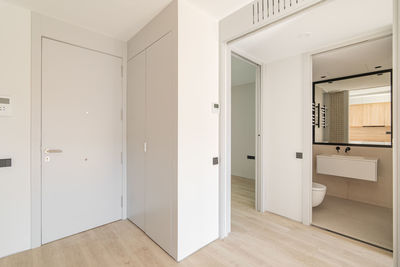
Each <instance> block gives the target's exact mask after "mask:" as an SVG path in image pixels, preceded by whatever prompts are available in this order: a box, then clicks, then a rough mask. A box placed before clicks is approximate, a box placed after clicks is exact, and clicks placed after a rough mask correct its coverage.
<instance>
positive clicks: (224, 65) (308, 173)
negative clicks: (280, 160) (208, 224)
mask: <svg viewBox="0 0 400 267" xmlns="http://www.w3.org/2000/svg"><path fill="white" fill-rule="evenodd" d="M309 8H313V7H309ZM399 14H400V5H399V0H393V31H392V34H393V74H394V75H393V103H392V105H393V126H392V127H393V131H394V134H393V266H400V261H399V258H400V249H399V244H400V234H399V233H400V212H398V211H397V210H398V208H399V207H400V198H399V192H398V187H399V185H400V172H399V159H400V150H399V147H400V136H399V131H400V123H399V118H400V115H398V113H399V112H400V110H399V106H400V92H398V90H399V82H398V81H399V80H400V72H399V64H400V53H399V45H400V34H399V30H400V25H399V24H400V16H399ZM289 16H291V15H289ZM284 18H285V17H282V18H280V19H284ZM243 19H245V18H243ZM264 27H265V25H262V26H259V27H257V28H253V29H249V30H248V31H246V32H244V33H241V34H239V36H235V37H232V38H231V39H227V40H226V39H222V40H220V43H219V50H220V90H219V96H220V104H221V113H220V126H219V130H220V131H219V132H220V134H219V140H220V145H219V146H220V158H221V161H220V171H219V175H220V180H219V181H220V183H219V185H220V197H219V210H220V212H219V221H220V223H219V236H220V238H221V239H223V238H225V237H227V236H228V234H229V233H230V231H231V221H230V218H231V211H230V198H231V194H230V190H231V187H230V174H231V173H230V168H231V166H230V164H231V159H230V153H231V150H230V143H231V139H230V135H229V134H228V133H230V131H231V128H230V123H229V122H230V120H231V116H230V112H231V109H230V105H229V103H230V101H231V98H230V93H229V92H230V87H231V82H230V79H231V75H230V72H231V59H230V56H231V53H232V49H231V47H230V46H229V43H230V42H231V41H234V40H237V39H239V38H242V37H245V36H247V35H248V34H250V33H253V32H256V31H257V30H260V29H262V28H264ZM228 35H230V36H233V35H232V33H229V34H228ZM371 35H372V34H371V33H370V36H371ZM220 36H225V35H224V34H223V33H220ZM358 38H360V37H358ZM361 38H365V36H364V37H361ZM356 39H357V38H354V39H353V40H352V42H353V43H354V42H355V40H356ZM334 46H335V45H333V46H332V47H334ZM336 46H339V44H336ZM340 46H343V43H342V44H340ZM322 50H328V49H327V48H326V47H325V48H323V49H321V51H322ZM316 52H317V51H313V52H312V53H306V54H303V64H304V65H303V68H304V73H303V77H304V82H303V88H304V89H303V90H305V92H304V93H303V101H305V102H304V103H306V104H305V107H304V117H303V122H304V123H305V125H311V116H309V114H311V108H312V105H311V102H312V100H311V95H312V92H311V90H310V86H311V84H312V76H311V75H312V60H311V55H312V54H315V53H316ZM264 71H265V69H264ZM264 71H263V72H262V73H263V74H265V73H264ZM307 90H308V91H307ZM304 128H305V130H304V132H303V135H304V137H303V144H304V156H305V157H304V159H303V172H302V194H303V197H302V210H303V211H302V223H303V224H305V225H310V224H311V221H312V217H311V216H312V208H311V205H312V198H311V196H312V154H311V153H312V129H311V127H304Z"/></svg>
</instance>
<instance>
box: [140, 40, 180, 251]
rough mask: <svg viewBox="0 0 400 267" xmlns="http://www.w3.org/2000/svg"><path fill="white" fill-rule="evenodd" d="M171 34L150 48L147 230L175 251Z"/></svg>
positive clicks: (174, 95) (174, 101)
mask: <svg viewBox="0 0 400 267" xmlns="http://www.w3.org/2000/svg"><path fill="white" fill-rule="evenodd" d="M173 49H175V48H174V43H173V39H172V34H171V33H169V34H167V35H166V36H164V37H163V38H162V39H160V40H159V41H157V42H156V43H154V44H153V45H152V46H151V47H149V48H148V49H147V50H146V140H147V152H146V161H145V172H146V184H145V191H146V192H145V210H146V215H145V232H146V233H147V234H148V235H149V236H150V237H151V239H153V240H154V241H155V242H156V243H158V244H159V245H160V246H161V247H162V248H163V249H164V250H166V251H167V252H168V253H170V254H171V252H172V192H173V186H174V183H173V181H174V168H176V167H175V166H174V163H175V162H176V160H175V159H176V153H175V152H174V150H176V149H177V148H176V145H175V144H176V138H177V134H176V131H177V129H176V128H177V126H176V125H177V123H176V120H177V112H176V109H177V88H176V84H175V83H174V79H176V77H177V73H176V70H174V68H173V67H172V66H174V65H175V64H173V61H174V60H176V58H175V57H174V53H173Z"/></svg>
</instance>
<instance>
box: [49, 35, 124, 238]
mask: <svg viewBox="0 0 400 267" xmlns="http://www.w3.org/2000/svg"><path fill="white" fill-rule="evenodd" d="M121 65H122V60H121V58H119V57H115V56H111V55H108V54H104V53H101V52H97V51H93V50H90V49H86V48H82V47H78V46H74V45H71V44H67V43H64V42H60V41H56V40H51V39H47V38H42V244H45V243H48V242H52V241H54V240H57V239H60V238H63V237H66V236H70V235H73V234H76V233H79V232H82V231H85V230H88V229H91V228H94V227H97V226H101V225H104V224H107V223H110V222H113V221H116V220H120V219H121V218H122V116H121V111H122V82H121Z"/></svg>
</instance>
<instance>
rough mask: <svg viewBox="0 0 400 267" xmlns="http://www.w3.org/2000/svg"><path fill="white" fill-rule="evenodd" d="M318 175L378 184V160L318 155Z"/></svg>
mask: <svg viewBox="0 0 400 267" xmlns="http://www.w3.org/2000/svg"><path fill="white" fill-rule="evenodd" d="M317 173H320V174H327V175H334V176H341V177H347V178H353V179H359V180H366V181H373V182H376V181H377V180H378V159H377V158H368V157H360V156H342V155H335V154H333V155H323V154H322V155H317Z"/></svg>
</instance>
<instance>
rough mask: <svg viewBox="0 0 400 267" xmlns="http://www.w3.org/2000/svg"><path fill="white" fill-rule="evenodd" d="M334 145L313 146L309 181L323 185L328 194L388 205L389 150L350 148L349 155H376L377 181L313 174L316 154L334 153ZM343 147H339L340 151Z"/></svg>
mask: <svg viewBox="0 0 400 267" xmlns="http://www.w3.org/2000/svg"><path fill="white" fill-rule="evenodd" d="M335 147H336V146H330V145H314V146H313V181H314V182H317V183H321V184H324V185H326V186H327V188H328V191H327V194H328V195H331V196H336V197H341V198H345V199H351V200H355V201H360V202H365V203H369V204H374V205H377V206H382V207H387V208H391V207H392V202H393V200H392V198H393V193H392V180H393V179H392V149H391V148H376V147H356V146H353V147H351V151H350V152H349V155H352V156H367V157H376V158H378V159H379V161H378V182H368V181H362V180H356V179H351V178H343V177H337V176H330V175H322V174H317V173H316V155H319V154H334V153H336V150H335ZM344 149H345V147H344V146H342V147H341V152H340V154H341V155H342V154H345V153H344Z"/></svg>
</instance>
